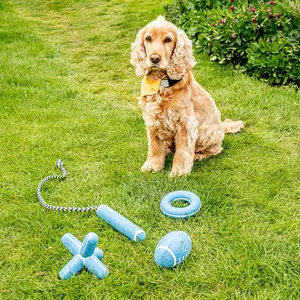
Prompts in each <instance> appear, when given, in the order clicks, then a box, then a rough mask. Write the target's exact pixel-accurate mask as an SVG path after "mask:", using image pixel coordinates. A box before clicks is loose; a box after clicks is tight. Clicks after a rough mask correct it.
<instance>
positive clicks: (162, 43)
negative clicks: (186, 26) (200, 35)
mask: <svg viewBox="0 0 300 300" xmlns="http://www.w3.org/2000/svg"><path fill="white" fill-rule="evenodd" d="M130 62H131V64H132V65H133V66H134V67H135V73H136V75H137V76H144V75H147V74H148V73H149V72H151V71H152V70H164V71H166V73H167V75H168V76H169V77H170V78H171V79H174V80H176V79H181V78H182V76H183V75H184V74H185V73H186V71H187V70H189V69H192V68H193V67H194V65H195V64H196V62H195V60H194V58H193V54H192V42H191V41H190V40H189V38H188V37H187V35H186V34H185V33H184V32H183V31H182V30H179V29H178V28H177V27H176V26H175V25H174V24H172V23H170V22H168V21H166V20H165V19H164V18H163V17H161V16H160V17H158V18H157V19H156V20H155V21H153V22H151V23H149V24H148V25H146V26H145V27H144V28H142V29H141V30H140V31H139V32H138V34H137V36H136V40H135V42H134V43H133V44H132V52H131V60H130Z"/></svg>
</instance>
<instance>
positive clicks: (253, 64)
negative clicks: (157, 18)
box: [166, 0, 300, 86]
mask: <svg viewBox="0 0 300 300" xmlns="http://www.w3.org/2000/svg"><path fill="white" fill-rule="evenodd" d="M296 4H297V3H296ZM297 7H298V6H297V5H296V6H295V7H294V6H292V5H289V4H288V3H287V2H284V4H282V3H281V4H280V3H278V4H277V1H276V2H274V1H269V2H263V1H259V0H255V1H251V3H250V4H249V3H248V1H241V0H240V1H238V0H219V1H209V0H192V1H185V0H177V1H175V2H173V3H172V4H171V5H169V6H167V8H166V10H167V14H166V17H167V19H169V20H171V21H172V22H174V23H176V24H177V25H179V26H180V27H182V28H183V29H184V30H185V31H186V32H187V34H188V35H189V36H190V38H191V39H192V40H193V41H194V45H195V47H196V50H198V51H201V52H205V53H207V54H208V55H209V56H210V58H211V60H213V61H218V62H219V63H220V64H225V63H230V64H231V65H233V66H234V68H236V69H241V70H242V71H245V72H247V73H249V74H250V75H254V76H256V77H258V78H262V79H264V80H265V81H267V82H269V83H271V84H294V85H298V86H299V85H300V77H299V71H298V69H299V58H298V57H299V50H300V19H299V10H297ZM260 47H262V49H260ZM262 62H263V63H262ZM276 62H278V64H276ZM268 68H269V70H268ZM295 69H296V70H295Z"/></svg>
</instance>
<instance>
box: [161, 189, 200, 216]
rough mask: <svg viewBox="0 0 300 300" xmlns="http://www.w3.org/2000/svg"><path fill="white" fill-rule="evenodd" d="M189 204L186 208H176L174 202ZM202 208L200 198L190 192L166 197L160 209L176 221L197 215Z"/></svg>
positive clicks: (180, 192)
mask: <svg viewBox="0 0 300 300" xmlns="http://www.w3.org/2000/svg"><path fill="white" fill-rule="evenodd" d="M178 200H180V201H183V202H186V203H189V205H188V206H186V207H175V206H173V205H172V202H173V201H178ZM200 208H201V200H200V198H199V197H198V196H197V195H196V194H194V193H191V192H189V191H175V192H171V193H169V194H167V195H166V196H164V197H163V198H162V200H161V202H160V209H161V211H162V212H163V214H164V215H165V216H168V217H171V218H175V219H186V218H189V217H191V216H193V215H195V214H196V213H197V212H198V211H199V210H200Z"/></svg>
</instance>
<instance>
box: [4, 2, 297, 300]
mask: <svg viewBox="0 0 300 300" xmlns="http://www.w3.org/2000/svg"><path fill="white" fill-rule="evenodd" d="M167 2H169V1H164V0H163V1H142V0H125V1H121V0H113V1H95V0H94V1H93V0H86V1H84V0H82V1H75V0H64V1H63V0H61V1H59V0H56V1H55V0H43V1H34V0H30V1H29V0H23V1H21V0H20V1H9V0H7V1H5V0H4V1H1V2H0V119H1V123H0V163H1V164H0V165H1V171H0V239H1V240H0V249H1V251H0V299H262V300H265V299H272V300H273V299H299V298H300V281H299V266H300V264H299V263H300V257H299V253H300V251H299V225H300V222H299V213H300V207H299V206H300V205H299V198H300V197H299V196H300V190H299V183H300V182H299V181H300V168H299V151H300V143H299V129H300V113H299V109H300V94H299V92H296V91H295V90H293V89H291V88H287V87H285V88H274V87H270V86H268V85H266V84H264V83H262V82H260V81H257V80H254V79H251V78H249V77H247V76H245V75H243V74H240V73H237V72H234V71H232V70H230V69H229V68H227V67H222V66H219V65H218V64H216V63H213V62H210V61H209V59H208V58H207V57H202V56H200V55H198V56H197V57H196V58H197V61H198V64H197V66H196V67H195V70H194V71H195V72H194V74H195V77H196V79H197V80H198V81H199V82H200V83H201V84H202V85H203V86H204V87H205V88H206V89H207V90H208V91H209V92H210V93H211V94H212V96H213V97H214V99H215V101H216V103H217V106H218V107H219V109H220V110H221V112H222V116H223V118H224V119H225V118H232V119H241V120H243V121H244V122H245V125H246V127H245V129H244V130H243V132H241V133H239V134H236V135H228V136H226V138H225V140H224V151H223V152H222V153H221V154H220V155H218V156H216V157H214V158H211V159H208V160H204V161H201V162H197V163H195V166H194V168H193V172H192V173H191V174H190V175H189V176H186V177H182V178H175V179H170V178H168V173H169V171H170V169H171V163H172V157H171V156H170V157H168V160H167V164H166V167H165V169H164V170H163V171H162V172H160V173H157V174H143V173H141V172H140V167H141V165H142V164H143V162H144V160H145V158H146V153H147V140H146V133H145V127H144V124H143V120H142V117H141V113H140V109H139V106H138V103H137V96H138V94H139V89H140V79H139V78H136V76H135V74H134V70H133V67H131V66H130V64H129V58H130V49H131V42H133V41H134V39H135V35H136V33H137V31H138V30H139V29H140V28H141V27H143V26H144V25H145V24H147V23H148V22H150V21H151V20H153V19H154V18H156V17H157V16H158V15H160V14H164V8H163V5H164V4H166V3H167ZM58 158H62V159H63V161H64V165H65V167H66V169H67V171H68V178H67V179H66V180H65V181H63V182H58V181H52V182H49V183H47V184H46V185H45V188H44V189H43V195H44V197H45V199H46V201H47V202H48V203H50V204H53V205H63V206H89V205H100V204H106V205H109V206H111V207H112V208H114V209H115V210H117V211H118V212H120V213H121V214H123V215H124V216H126V217H128V218H129V219H130V220H132V221H133V222H135V223H136V224H138V225H139V226H140V227H141V228H143V229H144V230H145V231H146V233H147V239H146V240H145V241H143V242H142V243H133V242H131V241H130V240H129V239H127V238H126V237H124V236H123V235H121V234H120V233H118V232H117V231H115V230H114V229H113V228H111V227H110V226H109V225H107V224H106V223H104V222H103V221H101V220H100V219H99V218H98V217H97V216H96V214H95V212H90V213H72V212H70V213H62V212H54V211H49V210H46V209H45V208H43V207H42V206H41V205H40V203H39V202H38V200H37V198H36V187H37V185H38V183H39V182H40V180H41V179H42V178H44V177H46V176H47V175H50V174H59V170H57V169H55V162H56V160H57V159H58ZM175 190H189V191H192V192H194V193H196V194H198V195H199V196H200V198H201V200H202V204H203V207H202V209H201V211H200V212H199V213H198V214H197V215H196V216H195V217H193V218H190V219H187V220H173V219H170V218H167V217H165V216H163V215H162V213H161V211H160V208H159V203H160V200H161V198H162V197H163V196H164V195H165V194H166V193H168V192H171V191H175ZM174 230H183V231H185V232H187V233H188V234H189V235H190V236H191V238H192V241H193V248H192V251H191V253H190V255H189V256H188V258H187V259H186V261H185V262H184V263H182V264H180V265H179V266H178V267H176V268H175V269H172V270H168V269H162V268H160V267H158V266H157V265H156V264H155V262H154V259H153V254H154V249H155V246H156V244H157V242H158V241H159V240H160V238H161V237H163V236H164V235H165V234H167V233H168V232H170V231H174ZM67 232H70V233H72V234H74V235H75V236H77V237H78V238H79V239H80V240H82V239H83V238H84V236H85V235H86V234H87V233H89V232H95V233H97V234H98V236H99V245H98V246H99V247H100V248H101V249H103V251H104V258H103V259H102V261H103V263H104V264H105V265H106V266H107V267H108V269H109V272H110V274H109V276H108V277H107V278H106V279H103V280H99V279H97V278H96V277H95V276H94V275H93V274H91V273H90V272H88V271H87V270H83V271H82V272H81V273H79V274H77V275H76V276H73V277H72V278H71V279H69V280H66V281H62V280H60V279H59V278H58V273H59V271H60V269H61V268H62V267H63V266H64V265H65V264H66V262H67V261H69V260H70V259H71V257H72V255H71V253H69V251H68V250H67V249H66V248H65V247H64V246H63V244H62V243H61V237H62V236H63V235H64V234H65V233H67Z"/></svg>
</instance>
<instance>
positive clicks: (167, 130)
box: [130, 17, 244, 176]
mask: <svg viewBox="0 0 300 300" xmlns="http://www.w3.org/2000/svg"><path fill="white" fill-rule="evenodd" d="M130 62H131V64H132V65H133V66H134V67H135V73H136V75H137V76H144V78H143V81H142V88H141V96H140V98H139V99H140V103H141V107H142V113H143V118H144V120H145V124H146V128H147V137H148V157H147V160H146V162H145V163H144V165H143V166H142V171H149V172H156V171H159V170H160V169H162V168H163V166H164V163H165V157H166V155H167V153H168V152H169V151H173V152H174V153H175V154H174V159H173V166H172V171H171V173H170V176H176V175H185V174H188V173H189V172H190V171H191V169H192V167H193V163H194V160H201V159H204V158H207V157H210V156H213V155H216V154H218V153H220V152H221V151H222V141H223V139H224V135H225V133H228V132H230V133H235V132H238V131H240V129H241V128H243V127H244V125H243V122H242V121H231V120H225V121H224V122H222V121H221V114H220V112H219V110H218V109H217V107H216V105H215V102H214V100H213V99H212V97H211V96H210V94H209V93H208V92H206V91H205V90H204V89H203V88H202V87H201V86H200V85H199V84H198V83H197V82H196V81H195V79H194V77H193V74H192V72H191V69H192V68H193V67H194V65H195V64H196V62H195V60H194V57H193V54H192V43H191V41H190V40H189V39H188V37H187V36H186V34H185V33H184V32H183V31H182V30H179V29H178V28H177V27H176V26H175V25H173V24H172V23H170V22H168V21H166V20H165V19H164V18H163V17H158V18H157V20H155V21H153V22H151V23H150V24H148V25H147V26H146V27H144V28H143V29H141V30H140V31H139V32H138V34H137V37H136V41H135V42H134V43H133V44H132V53H131V60H130Z"/></svg>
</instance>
